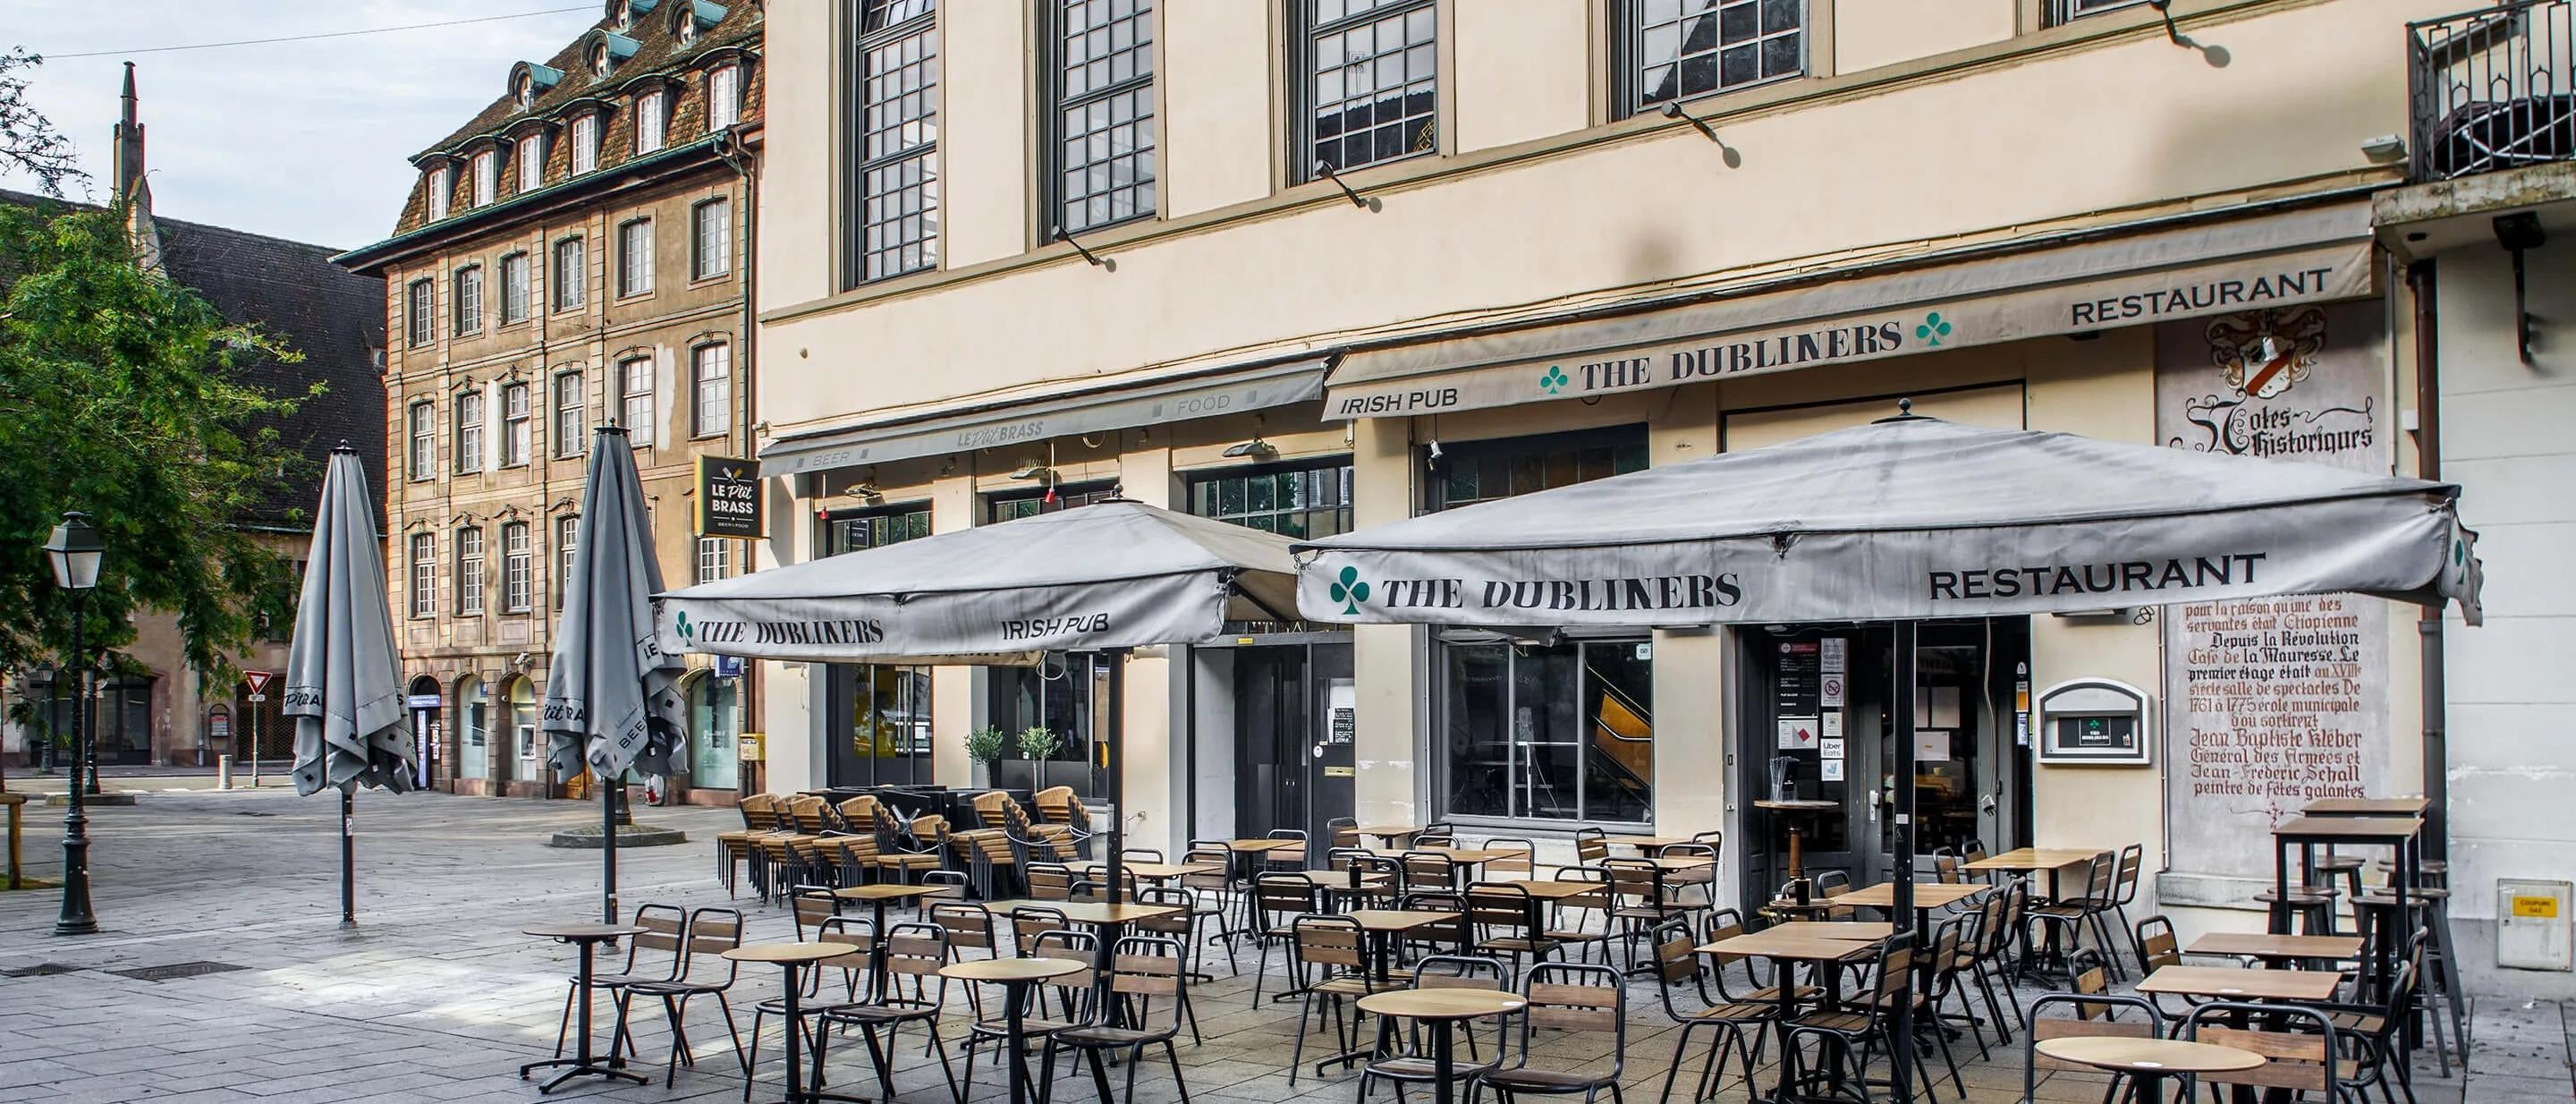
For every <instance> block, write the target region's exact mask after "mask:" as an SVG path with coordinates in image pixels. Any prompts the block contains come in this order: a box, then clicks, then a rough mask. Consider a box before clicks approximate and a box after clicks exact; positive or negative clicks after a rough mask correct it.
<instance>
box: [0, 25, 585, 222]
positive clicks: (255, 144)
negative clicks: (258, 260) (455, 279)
mask: <svg viewBox="0 0 2576 1104" xmlns="http://www.w3.org/2000/svg"><path fill="white" fill-rule="evenodd" d="M6 6H7V8H8V9H9V19H8V20H7V21H6V26H5V29H0V48H6V47H7V46H11V45H22V46H25V47H26V48H28V49H29V50H31V51H34V52H36V53H40V54H44V55H47V57H46V60H45V64H44V65H43V67H41V68H39V69H37V70H36V71H35V74H34V76H33V81H32V87H31V88H30V89H29V90H28V98H29V100H30V101H31V102H32V103H33V105H34V106H35V107H36V108H37V110H39V111H42V112H44V113H45V115H46V116H47V117H49V118H50V119H52V121H53V124H54V129H55V130H56V131H58V132H60V133H61V134H63V135H64V136H66V137H68V138H70V139H71V140H72V142H73V143H74V144H75V145H77V146H78V147H79V150H80V157H81V167H82V168H83V169H84V170H85V171H87V172H88V173H89V174H90V177H91V181H90V189H91V190H90V195H89V197H88V198H90V199H92V200H97V201H104V200H105V199H106V198H107V188H108V186H109V175H110V173H109V167H110V164H111V162H112V158H113V156H114V153H115V142H114V139H113V137H112V135H113V128H114V127H115V124H116V119H117V92H118V90H119V86H120V85H121V83H122V81H123V73H124V69H123V65H122V63H123V62H126V61H132V62H134V63H135V83H136V90H137V92H138V93H139V94H140V98H141V105H142V107H141V113H142V115H141V117H142V120H143V126H144V132H145V136H146V140H147V149H146V152H145V162H146V164H147V166H148V169H149V172H150V173H151V176H150V180H151V184H152V209H153V212H154V213H155V214H158V215H161V216H163V217H167V218H176V219H185V220H187V221H190V222H203V223H212V224H214V225H218V226H226V227H231V228H234V229H238V230H248V231H252V232H255V233H260V234H268V235H272V236H275V237H281V238H288V239H291V240H295V241H302V242H312V243H315V244H319V245H326V246H331V247H334V248H340V249H346V248H350V247H354V246H358V245H364V244H366V243H368V242H372V241H376V240H378V239H380V238H383V237H385V236H386V235H387V234H388V233H389V232H390V231H391V230H392V228H393V224H394V218H395V216H397V215H399V214H400V213H401V211H402V204H403V200H404V198H405V197H406V196H407V195H409V193H410V188H411V185H412V181H413V179H414V174H415V170H413V169H412V167H411V164H410V161H409V160H408V159H409V158H410V156H411V155H412V154H414V153H417V152H419V151H420V150H421V149H422V148H423V147H425V146H427V145H429V144H430V143H432V142H435V141H437V140H439V139H440V138H444V137H446V136H447V134H448V133H449V132H450V131H453V130H455V129H456V128H457V127H459V126H462V125H463V124H464V123H465V121H466V120H468V119H470V118H472V117H473V116H474V114H475V113H476V112H478V111H480V110H482V108H483V106H484V105H485V104H488V103H490V102H491V101H492V100H493V99H495V98H497V97H499V96H500V95H501V91H502V84H503V81H505V80H506V79H507V78H508V76H509V72H510V65H511V63H513V62H516V61H521V60H540V61H541V60H544V59H545V58H547V57H549V56H551V55H553V53H554V52H555V51H556V50H558V49H561V48H562V47H563V45H564V44H565V43H567V42H570V41H572V40H573V39H574V38H575V37H577V36H579V35H580V34H581V33H582V31H584V30H586V29H587V28H588V27H589V26H590V25H591V24H592V23H593V22H595V21H596V20H597V19H598V17H599V15H600V13H601V11H602V9H603V7H604V5H603V4H601V3H600V2H599V0H440V2H438V3H434V4H423V3H419V2H417V0H7V4H6ZM561 9H570V10H561ZM529 12H548V13H550V14H543V15H532V16H529V17H527V18H519V19H504V20H497V21H493V22H484V23H470V24H464V25H460V26H448V27H439V28H435V29H426V30H406V31H390V32H387V33H382V34H369V35H360V36H354V37H346V38H332V39H324V40H320V41H311V42H289V43H278V44H273V45H255V46H230V47H224V48H220V49H195V50H176V51H169V52H162V53H146V52H142V51H144V50H147V49H151V48H154V47H165V46H192V45H197V44H200V43H214V42H231V41H236V40H240V39H246V38H279V37H285V36H289V35H304V34H326V33H331V32H338V31H354V30H369V29H375V28H386V27H404V26H412V25H416V24H422V23H441V22H449V21H453V20H463V19H474V18H478V17H484V16H499V15H519V14H521V13H529ZM85 53H98V54H101V55H102V56H97V57H78V58H75V57H69V56H65V55H71V54H85ZM0 188H11V189H16V190H19V191H34V190H35V185H34V182H33V181H32V180H31V179H29V178H28V177H26V176H24V175H23V174H16V173H8V172H0ZM75 198H78V197H77V195H75Z"/></svg>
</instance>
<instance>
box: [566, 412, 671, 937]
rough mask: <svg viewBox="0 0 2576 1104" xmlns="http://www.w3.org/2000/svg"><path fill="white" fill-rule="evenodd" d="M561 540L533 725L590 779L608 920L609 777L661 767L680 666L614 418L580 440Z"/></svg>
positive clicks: (665, 771)
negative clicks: (580, 468) (560, 570)
mask: <svg viewBox="0 0 2576 1104" xmlns="http://www.w3.org/2000/svg"><path fill="white" fill-rule="evenodd" d="M573 540H574V544H573V557H572V574H571V576H570V577H569V578H567V579H565V580H564V600H563V613H562V614H561V616H560V618H559V619H558V620H557V621H556V623H555V653H554V660H553V662H552V663H551V664H550V665H549V666H548V667H547V671H546V704H545V720H544V721H543V722H542V723H543V725H544V726H545V730H546V735H547V736H548V738H549V748H548V752H547V757H548V759H549V760H550V761H551V762H552V764H553V766H554V769H555V772H556V773H557V774H559V775H562V776H563V777H566V778H570V777H573V776H574V775H577V774H579V773H580V772H581V771H582V770H584V769H588V770H589V771H591V772H592V773H593V774H594V775H596V776H597V778H598V781H599V807H600V832H601V833H602V834H601V837H600V841H599V847H600V908H601V912H602V918H601V919H602V922H603V923H610V924H614V923H616V922H617V802H618V799H619V797H620V796H621V795H620V794H619V792H618V791H619V790H621V789H623V788H624V787H623V785H622V784H621V783H620V782H619V779H621V778H623V777H625V774H626V772H627V771H628V770H629V769H633V770H637V771H641V772H643V773H645V774H648V775H659V776H667V775H669V774H670V773H671V756H672V752H673V749H675V748H677V747H678V746H679V744H680V740H681V734H682V733H684V732H686V731H687V727H686V726H687V717H688V711H687V706H686V705H685V704H684V703H683V702H682V701H681V700H680V691H679V684H680V676H681V675H683V674H685V673H687V670H688V669H687V666H686V665H685V664H683V663H681V661H680V657H678V656H676V655H672V654H671V653H669V652H666V651H664V650H663V649H662V647H661V644H660V642H659V640H658V639H657V638H656V637H655V635H654V632H653V611H652V605H651V601H652V598H651V596H652V595H653V593H654V592H656V591H659V590H661V589H662V566H661V564H660V563H659V562H658V561H656V560H655V559H654V558H653V534H652V532H651V529H650V524H649V519H648V516H647V515H646V513H645V511H644V486H643V483H642V482H641V481H640V480H639V479H637V477H636V475H635V455H634V452H633V450H631V449H629V448H627V446H626V431H625V430H623V429H620V428H618V427H617V426H613V425H611V426H602V427H600V428H599V431H598V434H597V436H596V437H595V438H594V439H593V440H592V441H591V445H590V468H589V472H588V475H587V477H586V478H585V480H584V482H583V485H582V492H581V521H580V523H579V528H578V529H577V531H576V532H575V533H574V538H573Z"/></svg>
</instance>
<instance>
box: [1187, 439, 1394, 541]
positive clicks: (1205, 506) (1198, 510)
mask: <svg viewBox="0 0 2576 1104" xmlns="http://www.w3.org/2000/svg"><path fill="white" fill-rule="evenodd" d="M1325 473H1334V474H1337V475H1338V478H1336V479H1332V480H1331V483H1332V485H1333V493H1334V496H1335V497H1336V498H1337V499H1338V500H1339V501H1336V502H1331V503H1323V504H1318V503H1315V502H1312V501H1309V502H1308V503H1306V504H1304V505H1300V506H1280V505H1277V504H1276V500H1275V499H1274V501H1273V504H1272V505H1270V506H1266V507H1261V508H1254V507H1252V506H1251V505H1250V497H1251V488H1252V483H1251V482H1250V481H1251V480H1256V479H1271V480H1276V479H1277V477H1279V476H1282V475H1297V476H1302V477H1307V478H1308V480H1309V481H1318V482H1320V480H1317V479H1315V477H1318V476H1322V475H1324V474H1325ZM1180 475H1181V500H1180V501H1181V505H1180V509H1182V510H1184V511H1186V512H1187V513H1189V514H1190V515H1191V516H1193V517H1202V518H1206V519H1208V520H1210V521H1222V522H1225V523H1226V524H1228V525H1240V526H1243V527H1245V528H1249V529H1254V530H1258V531H1260V532H1265V533H1278V532H1281V531H1282V529H1281V527H1280V526H1278V525H1277V524H1276V520H1275V519H1280V518H1284V517H1287V516H1289V515H1292V514H1293V515H1305V516H1312V515H1315V514H1319V513H1324V512H1327V511H1329V512H1331V513H1333V514H1334V515H1335V520H1336V521H1337V522H1338V523H1339V524H1340V528H1339V529H1337V530H1335V531H1334V532H1332V533H1316V532H1312V531H1311V530H1310V531H1307V532H1300V533H1290V534H1285V535H1287V536H1291V537H1294V538H1297V539H1308V538H1320V537H1327V536H1335V535H1338V534H1340V533H1347V532H1349V531H1350V530H1351V528H1352V526H1353V525H1354V524H1355V521H1356V515H1355V514H1354V512H1353V510H1352V498H1353V494H1352V492H1353V491H1355V490H1356V489H1357V486H1358V476H1357V471H1356V468H1355V467H1354V465H1353V461H1352V457H1351V455H1350V454H1349V453H1341V454H1337V455H1332V456H1319V457H1310V458H1301V459H1296V460H1282V461H1275V462H1271V463H1265V464H1247V465H1238V466H1234V467H1224V468H1207V469H1203V470H1198V471H1187V472H1182V473H1180ZM1236 481H1242V482H1243V485H1244V488H1245V499H1246V502H1245V505H1244V506H1243V507H1242V508H1240V509H1235V510H1227V509H1225V508H1224V497H1223V496H1224V488H1225V484H1227V483H1229V482H1236ZM1273 486H1274V487H1275V486H1276V483H1275V482H1274V483H1273ZM1203 490H1204V491H1205V492H1206V493H1205V494H1202V493H1201V492H1202V491H1203ZM1257 518H1267V519H1274V523H1273V525H1272V526H1271V527H1269V528H1264V527H1262V526H1261V525H1259V524H1255V519H1257Z"/></svg>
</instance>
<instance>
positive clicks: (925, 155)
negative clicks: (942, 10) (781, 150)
mask: <svg viewBox="0 0 2576 1104" xmlns="http://www.w3.org/2000/svg"><path fill="white" fill-rule="evenodd" d="M870 2H872V0H857V4H856V7H857V9H858V11H859V18H858V19H856V20H854V21H853V22H854V24H855V28H854V30H855V32H856V33H854V34H852V35H850V36H849V38H848V39H847V40H846V43H845V48H846V49H847V50H848V52H849V57H850V63H849V66H848V71H849V73H850V75H851V81H852V84H851V87H850V88H849V90H848V96H847V101H848V107H849V110H850V118H851V126H853V127H854V128H855V131H856V133H855V136H854V137H855V140H853V141H851V142H850V143H849V146H850V150H849V165H848V168H847V172H848V176H849V187H848V188H847V191H848V193H849V209H848V210H847V212H846V213H845V217H844V225H845V226H847V227H848V229H847V230H846V231H845V235H844V236H845V237H846V239H847V240H846V241H845V242H843V252H844V258H843V264H845V265H846V266H847V268H848V272H847V274H846V275H845V277H844V279H843V280H842V283H843V285H844V286H846V287H858V286H860V285H862V284H870V283H877V282H880V281H885V280H895V279H901V278H903V277H905V276H910V275H913V274H915V273H920V272H936V271H938V270H939V267H940V251H939V246H940V241H941V238H942V237H943V235H942V233H941V227H940V222H939V219H940V215H941V213H942V210H943V208H942V207H941V202H940V187H941V175H940V147H939V127H940V124H941V118H940V110H939V109H940V106H941V105H940V100H941V93H942V81H943V79H944V74H943V73H942V72H941V66H942V65H943V64H944V62H945V60H946V58H945V55H944V54H943V53H942V52H941V45H942V40H941V37H940V33H941V28H940V23H939V6H938V4H937V3H936V2H935V0H887V3H888V4H889V5H899V4H903V3H918V4H920V5H921V10H920V11H919V12H917V13H915V14H913V15H910V16H907V17H905V18H902V19H900V20H895V21H892V22H889V23H887V24H886V25H885V26H882V27H879V28H877V29H876V30H873V31H871V30H868V29H867V27H866V22H867V19H866V15H867V8H868V4H869V3H870ZM915 36H920V37H921V38H922V40H923V42H924V47H923V53H922V58H921V64H923V65H925V66H927V67H928V69H929V71H930V72H931V73H932V74H934V75H932V76H930V77H929V78H928V79H927V80H926V81H925V82H924V84H923V85H922V87H921V88H920V89H919V90H918V91H919V93H920V94H921V95H922V96H924V97H925V98H926V100H927V103H928V107H927V109H926V110H925V111H924V112H923V113H922V114H921V115H919V116H918V117H916V118H914V119H911V120H909V121H908V122H907V123H905V124H899V125H897V126H895V127H891V128H888V129H889V131H890V132H899V131H901V130H902V129H904V127H905V126H917V127H919V128H921V130H922V131H924V132H925V133H927V134H929V135H930V137H929V138H928V139H926V140H924V141H920V142H917V143H914V144H912V145H907V146H903V147H901V148H900V149H898V150H896V151H894V152H891V153H887V154H884V155H880V156H873V157H872V156H870V155H869V153H868V136H869V130H868V127H869V118H868V115H869V108H870V106H871V103H872V101H871V100H869V98H868V85H869V70H868V55H869V53H870V52H871V51H873V50H875V49H878V48H880V47H885V46H891V45H894V44H896V43H900V42H902V41H904V40H906V39H910V38H913V37H915ZM889 102H890V101H889ZM916 161H917V162H919V164H920V166H921V169H920V172H921V176H920V179H919V181H918V182H917V183H914V184H904V185H900V186H899V187H898V188H897V189H895V190H891V191H886V192H871V191H870V189H869V187H868V178H869V176H870V175H871V174H872V173H878V172H886V171H891V170H894V169H896V168H898V167H900V166H902V165H904V164H905V163H907V162H916ZM915 187H918V188H919V189H920V190H921V206H920V210H919V211H918V212H915V213H914V214H913V215H911V216H907V215H905V214H902V213H897V214H895V215H893V216H891V217H889V218H887V219H884V220H880V221H876V222H871V221H870V220H869V204H870V202H871V200H872V199H875V198H877V197H880V196H884V197H896V196H900V195H901V194H902V193H903V192H905V191H909V190H911V189H912V188H915ZM898 205H899V204H898ZM911 217H917V218H918V219H919V220H920V221H921V223H922V224H923V226H924V227H925V230H924V231H923V233H922V236H921V237H920V238H919V239H918V240H915V241H907V242H898V243H896V244H895V245H894V246H893V247H891V248H888V249H882V250H880V249H876V248H874V245H875V243H876V242H877V241H879V240H881V239H880V238H879V236H878V235H877V234H876V233H875V230H876V228H877V227H879V226H888V225H900V224H902V223H903V222H905V221H906V219H907V218H911ZM911 247H918V248H919V250H920V263H918V264H915V265H912V266H910V267H903V268H896V267H888V268H886V269H884V270H883V271H880V272H877V273H875V274H873V275H871V274H870V273H869V262H870V259H871V258H872V257H874V256H877V255H880V254H882V255H885V256H889V257H899V256H900V255H901V254H902V253H903V252H904V250H905V249H907V248H911Z"/></svg>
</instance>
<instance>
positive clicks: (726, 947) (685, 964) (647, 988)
mask: <svg viewBox="0 0 2576 1104" xmlns="http://www.w3.org/2000/svg"><path fill="white" fill-rule="evenodd" d="M687 931H688V934H687V936H686V938H685V939H684V940H683V941H682V943H681V945H680V954H681V959H682V963H681V967H680V973H679V976H678V977H675V978H673V979H671V980H669V981H654V982H638V983H636V984H634V985H630V986H628V987H626V989H625V991H624V992H622V993H620V994H618V1011H617V1018H618V1020H619V1022H621V1023H622V1022H625V1020H626V1017H627V1011H626V1003H627V1002H628V1001H630V1000H632V999H633V998H635V997H650V998H653V999H655V1000H658V1001H661V1002H662V1018H663V1020H664V1022H666V1023H668V1024H669V1025H670V1028H671V1056H670V1058H669V1060H668V1061H667V1062H666V1063H665V1064H664V1066H663V1069H662V1084H663V1086H664V1087H665V1088H667V1087H669V1086H670V1084H671V1082H672V1079H673V1078H675V1077H677V1076H678V1075H679V1070H680V1065H681V1063H683V1062H685V1063H687V1064H688V1065H689V1067H690V1068H691V1069H695V1068H697V1064H698V1058H697V1054H696V1053H695V1049H694V1048H693V1047H691V1046H690V1045H689V1032H688V1026H687V1022H688V1014H689V998H691V997H702V996H713V997H714V998H715V999H716V1007H717V1008H718V1009H720V1010H722V1011H723V1012H724V1021H725V1033H726V1034H727V1035H730V1036H732V1037H733V1057H734V1061H736V1062H739V1063H741V1065H742V1075H743V1077H744V1078H745V1079H749V1078H750V1077H751V1056H750V1055H749V1054H747V1053H745V1052H744V1051H743V1049H742V1031H741V1029H739V1028H737V1027H735V1026H734V1022H733V1005H732V1003H731V1002H730V1001H729V1000H727V999H726V994H727V993H729V992H731V991H732V989H733V983H734V980H735V978H736V976H737V975H738V974H739V973H740V971H741V968H742V967H741V964H740V963H738V962H735V961H733V960H732V959H729V958H726V957H724V953H725V952H726V951H730V950H732V949H734V948H736V947H739V946H742V912H741V910H739V909H730V908H715V907H710V908H701V909H696V910H693V911H691V912H690V913H689V923H688V929H687ZM701 963H713V965H712V966H706V967H703V968H702V967H701V966H700V964H701Z"/></svg>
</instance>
